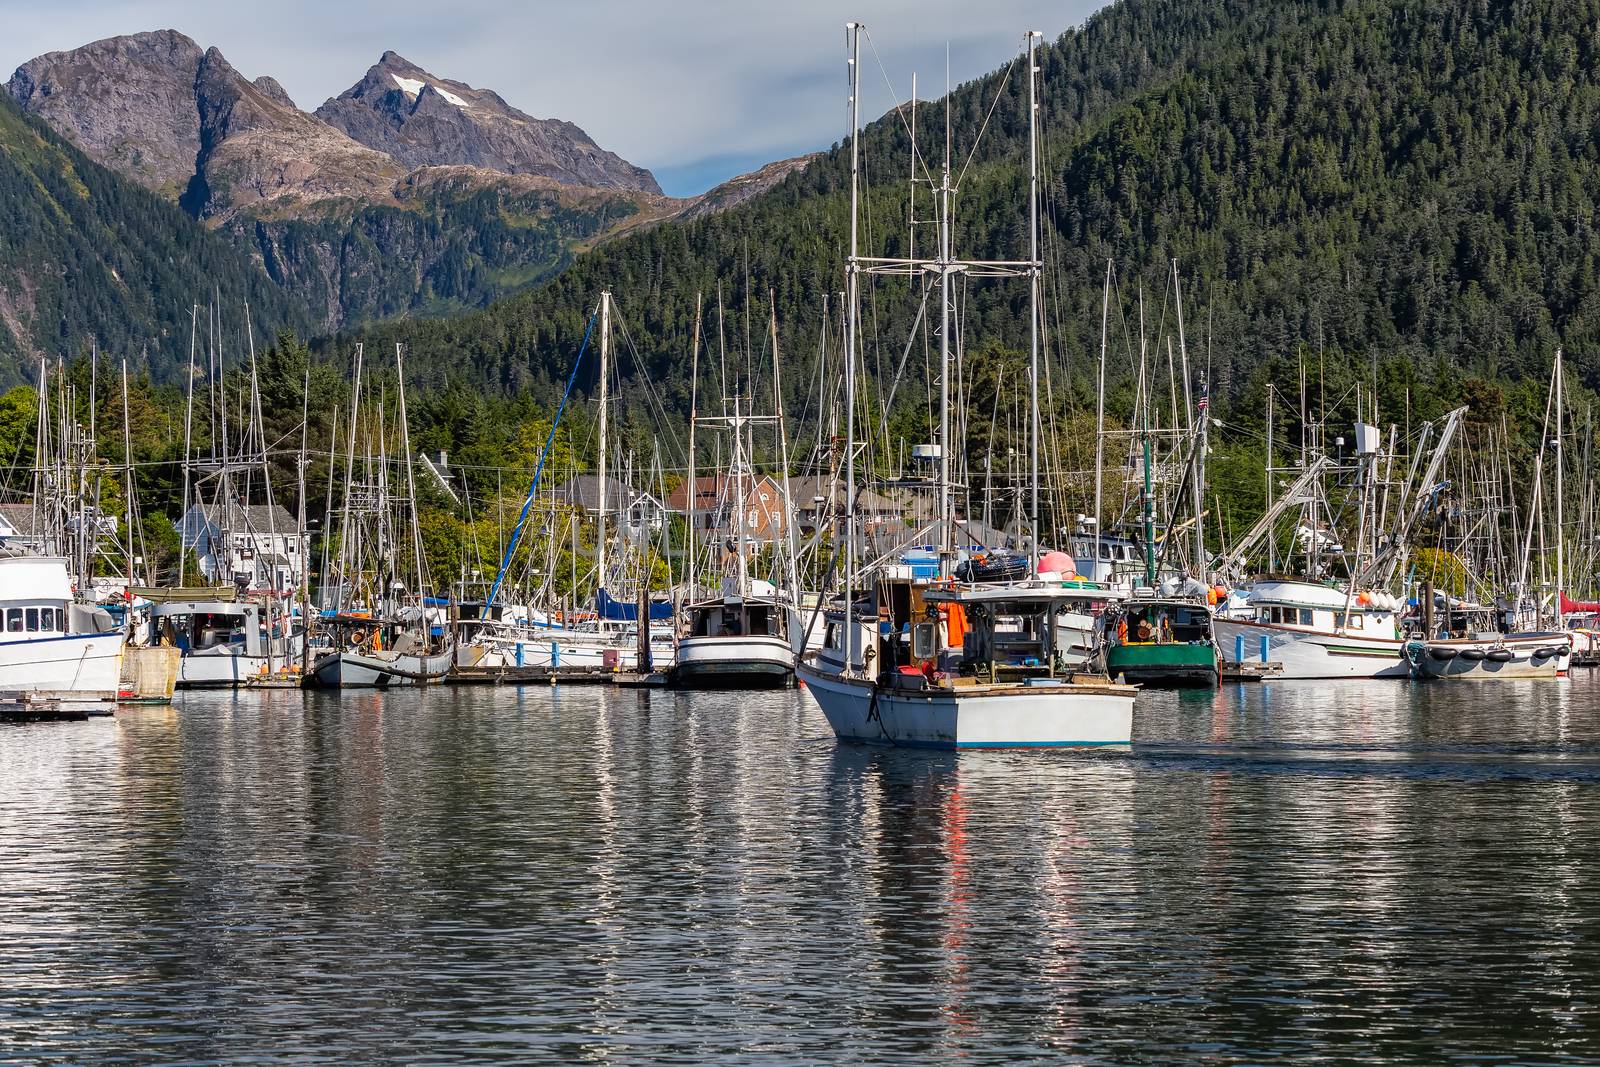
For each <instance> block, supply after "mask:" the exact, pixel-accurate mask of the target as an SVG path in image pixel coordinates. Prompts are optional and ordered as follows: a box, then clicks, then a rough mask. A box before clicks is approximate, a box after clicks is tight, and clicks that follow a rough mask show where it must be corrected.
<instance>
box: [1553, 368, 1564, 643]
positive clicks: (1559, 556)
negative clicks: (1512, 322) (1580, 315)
mask: <svg viewBox="0 0 1600 1067" xmlns="http://www.w3.org/2000/svg"><path fill="white" fill-rule="evenodd" d="M1555 373H1556V439H1555V442H1554V449H1555V460H1556V605H1555V607H1556V610H1555V619H1556V629H1558V630H1559V629H1560V628H1561V595H1562V590H1563V588H1565V583H1566V575H1567V571H1566V553H1565V551H1564V549H1563V548H1562V544H1563V542H1564V541H1565V540H1566V527H1565V526H1563V525H1562V501H1561V494H1562V489H1563V483H1562V471H1561V468H1562V467H1563V466H1565V464H1563V463H1562V462H1561V460H1562V454H1561V385H1562V382H1561V349H1559V348H1558V349H1556V372H1555Z"/></svg>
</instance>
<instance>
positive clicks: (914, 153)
mask: <svg viewBox="0 0 1600 1067" xmlns="http://www.w3.org/2000/svg"><path fill="white" fill-rule="evenodd" d="M861 32H862V33H863V34H865V36H866V38H867V47H868V48H870V49H872V58H873V60H874V61H875V62H876V63H877V64H878V73H879V74H882V75H883V87H884V88H885V89H888V90H889V97H890V99H892V100H893V101H894V108H893V110H894V115H895V117H896V118H897V119H899V120H900V127H901V129H903V130H905V131H906V137H907V138H908V139H909V141H910V144H911V176H912V179H913V180H915V179H916V170H917V164H919V163H921V164H922V177H923V180H924V181H929V182H931V181H933V171H931V170H930V169H928V165H927V162H926V161H925V160H924V159H923V158H922V153H921V152H920V151H918V150H917V139H916V137H915V136H914V134H913V130H912V129H911V123H910V122H909V121H908V120H907V119H906V108H905V101H903V100H901V99H900V94H899V93H897V92H895V88H894V83H893V82H891V81H890V80H889V70H888V68H887V67H885V66H884V65H883V57H882V56H880V55H879V54H878V45H877V42H875V41H874V40H873V39H872V31H871V30H869V29H867V28H866V27H865V26H863V27H861ZM916 103H917V102H916V100H915V99H913V100H912V101H911V104H912V106H913V107H915V106H916Z"/></svg>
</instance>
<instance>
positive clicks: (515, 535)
mask: <svg viewBox="0 0 1600 1067" xmlns="http://www.w3.org/2000/svg"><path fill="white" fill-rule="evenodd" d="M599 317H600V310H599V308H596V309H595V311H594V313H593V314H592V315H590V316H589V325H588V326H586V327H584V330H583V343H582V344H581V345H579V346H578V358H577V359H575V360H573V361H572V373H571V374H570V375H568V376H567V389H566V392H564V393H562V394H561V403H560V405H559V406H558V407H557V408H556V417H555V419H554V420H553V421H552V422H551V424H550V436H549V437H547V438H545V442H544V451H542V452H540V453H539V465H538V466H537V467H535V468H534V469H533V485H531V486H530V487H529V488H528V499H527V500H525V501H523V502H522V514H521V515H519V516H518V517H517V526H516V529H514V530H512V531H511V541H510V542H509V543H508V544H507V545H506V554H505V556H504V557H502V558H501V560H500V570H499V571H498V573H496V574H495V576H494V586H493V587H492V588H491V589H490V590H489V597H488V600H487V601H485V604H486V605H487V604H493V603H494V598H495V596H496V594H498V593H499V592H500V583H501V582H502V581H504V580H505V576H506V568H507V567H508V566H509V565H510V563H511V557H512V555H513V554H514V553H515V552H516V551H517V542H518V541H520V540H521V539H522V528H523V526H524V525H525V524H526V523H527V521H528V511H529V509H531V508H532V507H533V498H534V496H535V494H537V493H538V492H539V476H540V475H541V474H543V473H544V461H545V460H546V459H547V458H548V457H549V455H550V449H551V447H552V446H553V445H554V444H555V440H556V430H557V429H558V428H559V427H560V426H561V415H562V413H563V412H565V411H566V410H567V399H568V398H569V397H571V396H572V386H573V383H574V382H576V381H577V380H578V368H579V367H582V366H583V354H584V352H586V351H587V350H588V348H589V336H590V334H592V333H593V332H594V324H595V320H597V319H598V318H599Z"/></svg>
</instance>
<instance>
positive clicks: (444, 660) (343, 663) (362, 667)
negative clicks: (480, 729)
mask: <svg viewBox="0 0 1600 1067" xmlns="http://www.w3.org/2000/svg"><path fill="white" fill-rule="evenodd" d="M453 658H454V657H453V656H452V654H451V653H449V652H440V653H437V654H435V655H431V656H420V655H416V654H415V653H395V652H329V653H325V654H324V655H322V656H321V657H320V658H318V660H317V661H316V663H315V664H313V665H312V667H311V674H310V675H309V676H308V679H307V684H308V685H312V686H315V687H317V688H322V689H392V688H395V687H398V686H414V685H424V684H426V683H428V682H436V681H439V680H440V679H442V678H443V677H444V676H445V673H446V672H447V671H449V669H450V664H451V662H452V660H453Z"/></svg>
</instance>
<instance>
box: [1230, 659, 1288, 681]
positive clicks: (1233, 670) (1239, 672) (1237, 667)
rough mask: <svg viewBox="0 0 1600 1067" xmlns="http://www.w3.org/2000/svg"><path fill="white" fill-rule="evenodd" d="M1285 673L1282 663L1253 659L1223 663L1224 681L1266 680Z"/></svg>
mask: <svg viewBox="0 0 1600 1067" xmlns="http://www.w3.org/2000/svg"><path fill="white" fill-rule="evenodd" d="M1282 673H1283V664H1281V663H1262V662H1261V661H1260V660H1252V661H1249V662H1246V663H1224V664H1223V665H1222V679H1221V680H1222V681H1224V682H1264V681H1266V680H1267V679H1269V678H1276V677H1278V676H1279V675H1281V674H1282Z"/></svg>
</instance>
